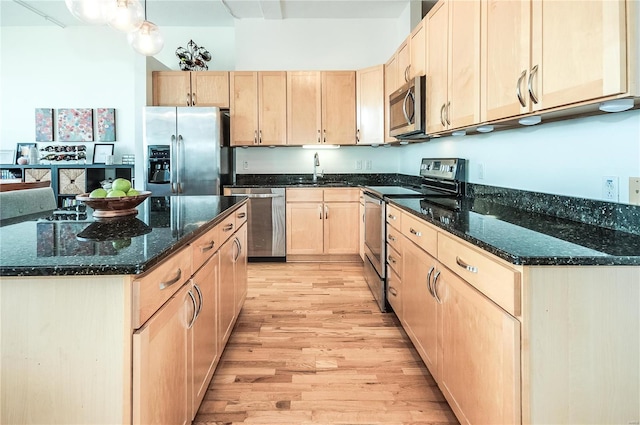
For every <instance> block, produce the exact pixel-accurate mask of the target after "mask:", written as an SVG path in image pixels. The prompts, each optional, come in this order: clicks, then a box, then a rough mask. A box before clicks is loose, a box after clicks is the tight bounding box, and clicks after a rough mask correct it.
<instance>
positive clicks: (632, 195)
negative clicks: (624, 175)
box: [629, 177, 640, 205]
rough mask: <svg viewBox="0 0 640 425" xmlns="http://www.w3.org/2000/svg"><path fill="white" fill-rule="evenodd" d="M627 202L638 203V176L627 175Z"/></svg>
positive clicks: (639, 183) (639, 179)
mask: <svg viewBox="0 0 640 425" xmlns="http://www.w3.org/2000/svg"><path fill="white" fill-rule="evenodd" d="M629 203H630V204H634V205H640V177H629Z"/></svg>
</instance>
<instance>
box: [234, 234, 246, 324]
mask: <svg viewBox="0 0 640 425" xmlns="http://www.w3.org/2000/svg"><path fill="white" fill-rule="evenodd" d="M234 240H235V241H236V242H234V243H235V244H236V249H237V254H236V257H235V258H236V262H235V283H236V315H238V314H240V310H241V309H242V305H243V304H244V300H245V299H246V298H247V261H248V257H247V225H246V224H244V225H242V226H241V227H240V229H238V231H237V232H236V236H235V239H234Z"/></svg>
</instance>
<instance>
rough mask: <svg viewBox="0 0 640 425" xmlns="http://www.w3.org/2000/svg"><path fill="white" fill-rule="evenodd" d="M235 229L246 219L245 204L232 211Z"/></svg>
mask: <svg viewBox="0 0 640 425" xmlns="http://www.w3.org/2000/svg"><path fill="white" fill-rule="evenodd" d="M233 214H234V217H235V225H236V229H239V228H240V227H241V226H242V225H243V224H244V223H245V222H246V221H247V204H244V205H243V206H241V207H240V208H238V209H237V210H236V211H235V212H234V213H233Z"/></svg>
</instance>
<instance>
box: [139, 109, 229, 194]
mask: <svg viewBox="0 0 640 425" xmlns="http://www.w3.org/2000/svg"><path fill="white" fill-rule="evenodd" d="M143 138H144V152H145V156H146V157H145V164H147V171H146V172H147V178H146V179H145V189H146V190H150V191H151V192H153V194H154V196H165V195H219V194H220V193H221V187H222V185H223V184H231V183H232V180H233V170H234V169H233V161H234V158H233V150H232V149H231V148H230V147H228V145H229V115H228V113H227V112H226V111H222V110H220V108H217V107H211V108H189V107H177V108H176V107H156V106H152V107H147V108H145V109H144V128H143Z"/></svg>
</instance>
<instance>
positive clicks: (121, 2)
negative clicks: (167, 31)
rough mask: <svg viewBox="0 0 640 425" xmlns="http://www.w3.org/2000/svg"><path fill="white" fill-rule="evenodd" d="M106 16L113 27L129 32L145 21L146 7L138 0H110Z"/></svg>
mask: <svg viewBox="0 0 640 425" xmlns="http://www.w3.org/2000/svg"><path fill="white" fill-rule="evenodd" d="M106 16H107V23H108V24H109V26H110V27H111V28H114V29H117V30H118V31H122V32H126V33H129V32H132V31H135V30H137V29H138V28H140V26H141V25H142V23H143V22H144V9H143V8H142V5H141V4H140V2H139V1H138V0H110V2H109V4H108V7H107V10H106Z"/></svg>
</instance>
